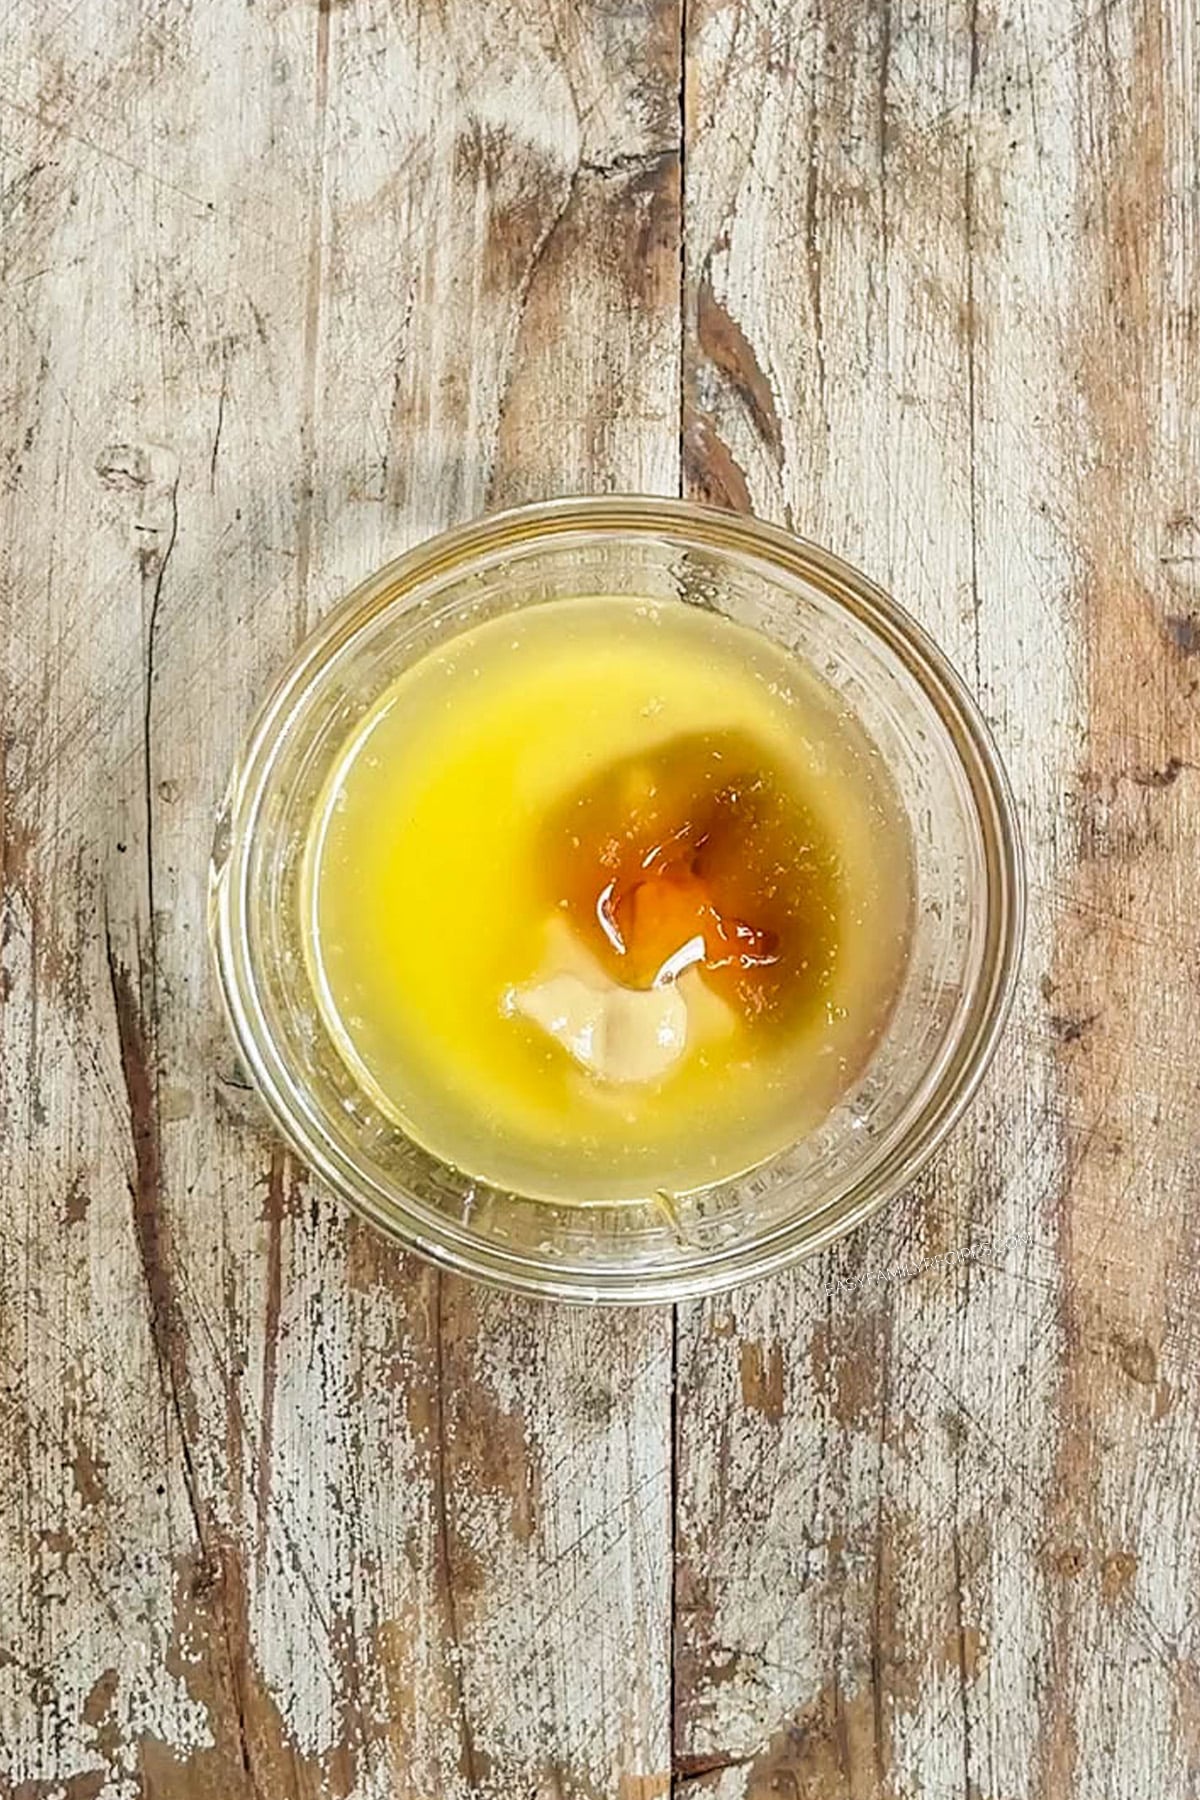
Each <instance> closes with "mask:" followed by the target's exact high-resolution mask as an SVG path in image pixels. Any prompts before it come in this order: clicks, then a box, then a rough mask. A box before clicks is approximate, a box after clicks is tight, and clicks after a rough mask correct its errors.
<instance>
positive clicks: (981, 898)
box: [211, 497, 1024, 1302]
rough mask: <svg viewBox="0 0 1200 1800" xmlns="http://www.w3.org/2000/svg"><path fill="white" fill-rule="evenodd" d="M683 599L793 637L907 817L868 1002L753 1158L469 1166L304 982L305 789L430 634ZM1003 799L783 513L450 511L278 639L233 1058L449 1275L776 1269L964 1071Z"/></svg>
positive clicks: (382, 1217) (229, 996)
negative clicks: (625, 1191)
mask: <svg viewBox="0 0 1200 1800" xmlns="http://www.w3.org/2000/svg"><path fill="white" fill-rule="evenodd" d="M621 593H627V594H632V595H637V596H641V597H652V598H654V599H657V600H662V601H668V602H672V603H675V604H677V605H680V606H700V607H706V608H710V609H712V610H714V611H716V612H719V613H723V614H725V615H726V616H727V617H729V618H731V619H735V620H737V621H739V622H740V623H742V624H744V625H749V626H752V627H754V628H755V629H756V630H758V631H760V632H763V633H765V634H766V635H767V636H768V637H771V638H774V639H775V640H776V641H777V642H779V643H780V644H783V645H784V646H786V647H787V648H789V649H791V650H793V651H795V652H797V653H798V654H799V655H801V656H802V657H804V658H806V659H807V660H808V661H809V662H810V663H811V664H812V665H813V666H814V667H815V668H816V669H817V670H818V671H819V672H820V674H821V675H822V676H823V677H824V679H825V680H826V682H827V683H829V684H830V685H831V686H832V687H833V688H834V689H835V690H836V691H837V693H838V695H839V696H840V698H841V700H842V701H843V703H844V704H845V705H846V706H847V707H848V708H849V709H851V710H852V711H853V713H854V714H855V715H856V717H857V718H858V720H859V721H860V722H861V724H862V725H863V726H864V727H865V729H866V731H867V732H868V733H869V734H870V736H871V737H872V738H873V739H874V740H875V743H876V744H877V745H878V747H879V749H880V751H881V752H882V754H883V756H884V757H885V759H886V762H887V766H888V768H889V769H890V771H891V775H892V778H893V781H894V782H895V785H896V788H897V790H898V792H899V794H900V797H901V800H902V802H903V805H904V808H905V811H906V813H907V816H908V820H909V824H910V828H911V833H912V839H913V849H914V862H915V870H916V890H917V897H916V918H915V925H914V932H913V939H912V946H911V954H910V958H909V963H908V968H907V972H906V975H905V979H904V984H903V987H902V990H901V992H900V994H899V997H898V999H897V1002H896V1005H895V1008H894V1011H893V1013H892V1016H891V1019H890V1022H889V1024H888V1026H887V1028H886V1030H885V1031H884V1033H883V1035H882V1037H881V1038H880V1040H879V1042H878V1044H877V1046H876V1048H875V1050H874V1052H873V1054H872V1056H871V1059H870V1061H869V1063H868V1064H867V1066H866V1068H865V1069H864V1070H863V1072H862V1073H861V1075H860V1077H859V1078H858V1080H857V1081H856V1083H855V1085H854V1086H853V1088H852V1090H851V1091H849V1092H848V1093H846V1094H845V1095H844V1096H843V1098H842V1100H841V1101H840V1103H839V1104H838V1105H837V1106H836V1108H835V1109H834V1110H833V1112H831V1113H830V1114H829V1115H828V1116H827V1117H826V1118H825V1120H824V1122H823V1123H822V1124H821V1125H820V1126H819V1128H818V1129H817V1130H815V1131H813V1132H811V1133H809V1134H808V1135H807V1136H806V1137H804V1138H803V1139H802V1140H801V1141H799V1142H798V1143H796V1144H794V1145H793V1146H792V1147H791V1148H790V1149H788V1150H786V1151H785V1152H783V1153H782V1154H781V1155H779V1156H776V1157H775V1158H773V1159H772V1160H771V1161H770V1162H768V1163H765V1164H763V1165H762V1166H760V1167H759V1168H757V1169H755V1170H754V1171H753V1172H752V1173H750V1174H748V1175H745V1176H742V1177H740V1178H738V1179H736V1180H732V1181H728V1182H723V1183H720V1184H716V1185H713V1186H711V1187H707V1188H704V1189H702V1190H699V1191H697V1192H694V1193H688V1194H678V1195H667V1194H665V1193H661V1192H660V1193H656V1194H649V1195H647V1196H646V1197H645V1199H644V1200H638V1201H626V1202H622V1203H621V1204H619V1205H611V1206H610V1205H596V1204H591V1205H587V1206H571V1205H552V1204H548V1203H547V1202H545V1201H541V1200H533V1199H529V1198H526V1197H523V1196H522V1195H520V1194H516V1193H506V1192H502V1191H500V1190H498V1189H495V1188H491V1187H488V1186H486V1185H485V1184H483V1183H481V1182H479V1181H475V1180H472V1179H471V1178H470V1177H469V1176H468V1175H466V1174H464V1173H462V1172H461V1171H460V1170H458V1169H455V1168H452V1167H450V1166H449V1165H447V1164H445V1163H442V1162H440V1161H438V1160H437V1159H436V1158H434V1157H432V1156H430V1155H429V1154H428V1153H427V1152H426V1151H425V1150H423V1149H422V1148H420V1146H419V1145H417V1144H415V1143H413V1142H412V1141H411V1140H410V1139H409V1138H407V1137H406V1136H405V1135H404V1134H403V1132H402V1131H400V1129H399V1128H398V1127H397V1126H396V1125H394V1124H392V1123H391V1122H390V1121H389V1120H388V1119H387V1118H385V1117H384V1116H383V1115H382V1114H381V1113H380V1112H379V1111H378V1110H377V1109H376V1108H375V1106H373V1104H372V1103H371V1101H370V1099H369V1098H368V1097H367V1096H366V1095H364V1093H363V1092H362V1091H361V1090H360V1089H359V1088H358V1087H357V1086H356V1085H355V1083H354V1080H353V1078H352V1076H351V1074H350V1072H349V1070H348V1068H347V1066H346V1064H345V1063H344V1062H343V1060H342V1058H341V1056H340V1055H339V1053H338V1050H337V1048H336V1046H335V1044H334V1043H333V1041H332V1039H331V1038H330V1037H329V1035H328V1033H327V1031H326V1028H325V1026H324V1024H323V1022H322V1018H321V1014H320V1011H319V1008H318V1006H317V1004H316V1001H315V999H314V997H313V994H312V992H311V990H310V987H309V985H308V980H307V976H306V969H305V959H304V956H303V953H302V950H301V946H300V941H299V920H300V907H299V899H298V886H299V876H300V866H301V858H302V851H303V847H304V843H305V838H306V833H307V830H308V827H309V821H310V817H311V812H312V808H313V804H314V801H315V798H316V796H317V794H318V792H319V790H320V789H321V786H322V783H323V780H324V778H325V776H326V774H327V772H328V770H329V767H330V763H331V760H332V759H333V758H334V757H335V756H336V755H337V753H338V751H339V749H340V748H341V747H342V746H343V745H344V744H345V742H346V739H347V737H348V736H349V735H350V733H351V731H352V728H353V726H354V723H355V721H356V720H357V719H358V717H359V716H360V714H362V713H363V712H365V711H366V710H367V709H368V708H369V707H370V705H371V703H372V701H373V700H374V699H375V698H376V697H377V696H378V694H379V693H380V691H381V690H382V689H383V688H384V687H386V686H387V685H388V684H389V683H390V682H391V681H392V680H393V679H394V678H395V677H396V675H397V674H398V673H399V672H400V671H401V670H402V669H404V668H405V667H406V666H408V665H409V664H410V663H412V662H413V661H414V660H415V659H416V658H418V657H420V656H421V655H423V654H424V653H425V652H426V651H427V650H429V649H430V648H431V646H433V645H434V644H436V643H440V642H441V641H442V640H444V639H445V638H447V637H448V636H451V635H453V634H454V633H456V632H459V631H462V630H463V629H464V628H466V627H467V626H469V625H474V624H477V623H479V622H480V621H481V620H483V619H486V618H489V617H491V616H493V615H495V614H497V613H500V612H503V611H506V610H508V609H510V608H514V607H521V606H530V605H536V604H541V603H545V602H553V601H554V600H556V599H560V598H569V597H572V596H577V595H580V594H621ZM1023 902H1024V884H1023V876H1022V861H1021V853H1020V844H1019V839H1018V833H1017V824H1016V819H1015V815H1014V809H1013V802H1012V797H1011V794H1010V792H1009V788H1008V784H1007V781H1006V779H1005V776H1004V773H1003V770H1002V769H1001V766H1000V764H999V762H998V760H997V757H996V752H995V750H994V748H993V746H992V744H991V742H990V740H989V738H988V735H987V731H986V729H985V727H984V724H983V721H982V720H981V718H980V716H979V714H978V712H977V710H976V708H975V706H974V704H973V702H972V700H971V699H970V696H969V695H968V694H967V692H966V690H965V689H964V687H963V685H962V683H961V682H960V681H959V679H958V677H957V676H956V675H955V674H954V672H953V670H952V669H951V668H950V666H949V664H948V663H947V662H946V660H945V658H944V657H943V656H942V655H941V653H940V652H939V651H938V650H937V648H936V647H935V646H934V645H933V644H932V643H931V642H930V640H929V638H928V637H926V635H925V633H924V632H923V631H922V630H921V629H920V628H919V627H918V626H917V625H916V624H915V622H914V621H913V620H912V619H910V618H909V617H908V615H907V614H906V613H905V612H903V611H902V609H901V608H900V607H899V606H897V605H896V603H895V602H894V601H893V600H891V599H889V598H888V596H887V595H886V594H884V593H882V592H880V590H879V589H878V588H876V587H874V586H872V584H871V583H870V582H868V581H866V580H865V579H864V578H863V576H861V575H859V574H857V573H856V572H855V571H854V570H853V569H851V568H849V567H848V566H847V565H846V564H845V563H843V562H841V561H839V559H838V558H837V557H834V556H831V555H830V554H829V553H828V552H827V551H824V550H820V549H818V548H817V547H816V546H814V545H812V544H807V543H803V542H801V541H799V540H798V539H796V538H793V537H790V536H788V535H787V534H786V533H784V532H781V531H777V530H774V529H773V528H771V527H769V526H766V525H761V524H758V523H756V522H754V521H752V520H749V519H745V518H741V517H737V516H734V515H731V514H728V513H722V512H716V511H711V510H708V509H706V508H703V507H698V506H692V505H689V504H687V503H685V502H683V501H675V500H658V499H642V498H629V499H625V498H619V497H618V498H606V499H580V500H559V501H553V502H550V503H548V504H546V505H542V506H533V507H526V508H523V509H521V510H518V511H515V512H508V513H501V514H498V515H496V516H494V517H491V518H487V519H483V520H481V521H478V522H476V523H474V524H471V525H467V526H465V527H463V528H462V529H460V530H457V531H452V532H448V533H447V534H445V535H444V536H442V537H439V538H435V539H434V540H433V541H432V542H430V543H427V544H424V545H421V546H420V547H419V548H418V549H416V550H414V551H412V552H410V553H409V554H408V555H407V556H403V557H401V558H399V560H398V561H396V562H394V563H391V564H389V565H388V567H387V568H385V569H382V570H380V571H379V573H378V574H377V575H374V576H372V577H371V578H370V580H368V581H366V582H364V583H363V584H362V586H361V587H358V588H356V589H355V591H354V592H353V593H352V594H350V595H349V596H348V598H347V599H346V600H345V601H344V602H343V603H342V605H341V606H339V607H338V608H337V609H336V610H335V611H334V613H333V614H332V615H331V616H330V617H329V618H328V619H327V620H326V621H325V622H324V624H323V625H322V626H321V627H320V629H319V630H318V631H316V632H315V633H314V634H313V635H312V636H311V637H310V638H309V639H308V641H307V642H306V643H305V644H304V645H303V646H302V647H301V649H300V651H299V652H298V654H297V656H296V658H295V660H294V661H293V663H292V665H291V667H290V668H289V669H288V671H287V672H286V674H285V675H284V677H283V679H282V680H281V681H280V683H279V685H278V686H277V687H276V689H275V691H274V693H273V694H272V695H271V697H270V698H269V699H268V701H267V702H266V704H265V706H264V707H263V709H262V711H261V712H260V714H259V716H258V719H257V721H256V722H255V724H254V727H253V729H252V731H251V733H250V736H249V739H248V741H247V743H246V746H245V749H244V751H243V754H242V757H241V760H240V762H239V764H238V766H237V768H236V769H235V771H234V773H233V776H232V779H231V782H230V786H229V791H228V794H227V797H226V799H225V803H224V805H223V807H222V810H221V814H220V818H219V821H218V827H217V833H216V841H215V845H214V851H213V869H212V889H211V928H212V934H213V940H214V945H215V951H216V959H217V966H218V970H219V974H220V981H221V987H222V990H223V994H224V999H225V1004H226V1007H227V1009H228V1013H229V1018H230V1021H231V1024H232V1028H233V1033H234V1036H235V1038H236V1040H237V1044H238V1048H239V1050H240V1053H241V1057H242V1060H243V1062H244V1064H245V1067H246V1069H247V1071H248V1072H249V1074H250V1075H251V1076H252V1077H253V1079H254V1081H255V1083H256V1084H257V1086H258V1088H259V1091H260V1092H261V1094H262V1097H263V1099H264V1100H265V1102H266V1104H267V1107H268V1109H269V1111H270V1112H271V1114H272V1116H273V1118H274V1120H275V1122H276V1124H277V1125H278V1127H279V1129H280V1130H281V1131H282V1132H283V1134H284V1136H285V1137H286V1138H288V1139H289V1140H290V1142H291V1144H292V1145H293V1147H294V1148H295V1150H296V1151H297V1153H298V1154H299V1155H300V1156H301V1157H302V1158H303V1159H304V1160H305V1161H306V1162H307V1163H308V1164H309V1165H310V1166H311V1167H312V1168H313V1169H315V1170H316V1171H317V1172H318V1174H320V1175H321V1176H322V1177H323V1178H324V1180H325V1181H327V1182H328V1183H329V1185H330V1186H331V1187H332V1188H334V1189H335V1190H336V1191H337V1192H338V1193H340V1194H341V1195H343V1196H344V1198H345V1199H346V1200H347V1201H348V1202H349V1204H350V1205H351V1206H352V1207H354V1208H355V1209H356V1211H358V1212H359V1213H361V1214H362V1215H363V1216H364V1217H366V1218H368V1219H370V1220H371V1221H372V1222H373V1223H374V1224H375V1225H377V1226H379V1228H380V1229H381V1230H383V1231H385V1232H387V1233H388V1234H389V1235H390V1236H392V1237H393V1238H395V1239H397V1240H398V1241H399V1242H400V1243H402V1244H404V1245H407V1246H409V1247H411V1248H412V1249H414V1250H417V1251H419V1252H420V1253H421V1254H422V1255H424V1256H428V1257H430V1258H432V1259H433V1260H434V1261H435V1262H438V1263H440V1264H442V1265H443V1266H444V1267H446V1268H449V1269H455V1270H458V1271H461V1272H462V1273H465V1274H469V1275H474V1276H477V1277H481V1278H482V1279H484V1280H487V1281H491V1282H494V1283H497V1284H499V1285H501V1286H504V1287H508V1288H513V1289H519V1290H523V1291H525V1292H528V1293H536V1294H542V1295H549V1296H555V1297H558V1298H561V1299H568V1300H589V1301H620V1302H651V1301H665V1300H676V1299H682V1298H684V1297H687V1296H691V1295H697V1294H704V1293H712V1292H715V1291H717V1290H719V1289H721V1288H726V1287H730V1286H733V1285H734V1284H735V1283H737V1282H740V1281H744V1280H747V1279H749V1278H751V1277H754V1276H760V1275H764V1274H766V1273H767V1272H769V1271H771V1270H774V1269H779V1268H781V1267H783V1266H784V1265H785V1264H787V1263H790V1262H792V1261H794V1260H796V1259H797V1258H799V1257H801V1256H803V1255H806V1254H807V1253H809V1252H810V1251H814V1250H817V1249H819V1248H821V1247H822V1246H823V1245H826V1244H828V1243H829V1242H830V1241H831V1240H832V1239H834V1238H837V1237H840V1236H841V1235H842V1234H843V1233H845V1232H847V1231H849V1230H851V1229H852V1228H853V1227H854V1226H855V1225H857V1224H859V1223H860V1222H861V1221H862V1220H863V1219H865V1218H866V1217H867V1216H868V1215H869V1214H870V1213H872V1212H874V1211H875V1210H876V1209H877V1208H878V1207H880V1206H882V1205H883V1203H884V1201H885V1200H887V1199H888V1198H889V1197H890V1196H891V1195H893V1194H895V1193H896V1191H897V1190H898V1189H899V1188H901V1187H902V1186H903V1185H905V1184H906V1183H907V1182H909V1181H910V1180H911V1179H912V1177H913V1176H914V1174H915V1173H916V1171H917V1170H918V1169H919V1168H920V1167H921V1165H922V1164H923V1163H924V1162H925V1161H926V1159H927V1158H928V1157H929V1156H930V1154H931V1153H932V1152H933V1150H934V1149H935V1148H936V1146H937V1145H938V1144H939V1143H940V1142H941V1141H942V1139H943V1138H944V1137H945V1135H946V1133H947V1132H948V1131H949V1130H950V1128H951V1126H952V1125H953V1124H954V1122H955V1121H956V1119H957V1118H958V1117H959V1115H960V1114H961V1112H962V1110H963V1108H964V1107H965V1105H966V1104H967V1102H968V1100H969V1099H970V1097H971V1095H972V1093H973V1092H974V1090H975V1088H976V1087H977V1085H978V1083H979V1080H980V1077H981V1075H982V1074H983V1071H984V1068H985V1067H986V1065H987V1063H988V1061H989V1059H990V1057H991V1054H992V1051H993V1050H994V1048H995V1045H996V1041H997V1038H998V1036H999V1033H1000V1029H1001V1026H1002V1023H1003V1019H1004V1015H1005V1012H1006V1010H1007V1006H1008V1003H1009V1000H1010V998H1011V995H1012V991H1013V986H1014V982H1015V977H1016V971H1017V965H1018V960H1019V954H1020V943H1021V931H1022V917H1023V910H1024V906H1023Z"/></svg>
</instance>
